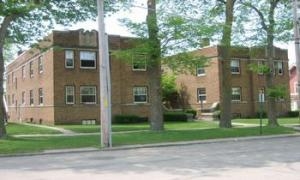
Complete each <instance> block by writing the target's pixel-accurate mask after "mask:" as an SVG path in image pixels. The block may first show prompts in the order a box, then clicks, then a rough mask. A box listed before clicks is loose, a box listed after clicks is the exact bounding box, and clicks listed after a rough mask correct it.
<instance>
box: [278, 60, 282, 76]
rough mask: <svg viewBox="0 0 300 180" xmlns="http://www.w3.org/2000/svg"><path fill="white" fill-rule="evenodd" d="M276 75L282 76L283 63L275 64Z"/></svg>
mask: <svg viewBox="0 0 300 180" xmlns="http://www.w3.org/2000/svg"><path fill="white" fill-rule="evenodd" d="M277 73H278V75H283V62H277Z"/></svg>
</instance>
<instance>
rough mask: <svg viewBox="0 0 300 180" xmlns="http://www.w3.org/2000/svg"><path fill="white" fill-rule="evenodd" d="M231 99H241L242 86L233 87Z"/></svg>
mask: <svg viewBox="0 0 300 180" xmlns="http://www.w3.org/2000/svg"><path fill="white" fill-rule="evenodd" d="M231 93H232V94H231V100H232V101H241V88H240V87H233V88H232V92H231Z"/></svg>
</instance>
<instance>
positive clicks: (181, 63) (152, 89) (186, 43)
mask: <svg viewBox="0 0 300 180" xmlns="http://www.w3.org/2000/svg"><path fill="white" fill-rule="evenodd" d="M156 2H157V1H156V0H148V1H147V8H146V9H147V19H146V22H142V23H135V22H132V21H130V20H129V19H123V20H122V22H123V23H124V24H125V25H126V26H127V27H128V28H129V30H131V32H132V33H133V34H135V35H136V36H137V37H138V38H137V39H134V41H135V46H134V47H133V48H131V49H127V50H122V51H118V52H114V55H116V56H119V57H122V59H125V60H127V61H129V62H130V60H131V58H132V55H133V54H134V53H142V54H146V55H147V56H148V62H147V67H148V68H147V71H148V75H149V77H151V79H150V80H149V94H150V118H149V120H150V128H151V130H153V131H161V130H163V116H162V113H163V108H162V90H161V88H162V87H161V76H162V70H161V66H162V64H163V65H166V66H168V67H169V68H170V69H171V70H174V71H181V72H184V71H185V72H187V71H189V70H193V71H194V70H195V68H196V65H197V64H198V65H201V64H203V65H204V62H205V61H206V59H207V58H204V57H196V56H195V55H194V54H193V53H188V52H187V50H188V49H189V48H190V47H192V46H195V44H196V43H195V36H194V37H192V36H191V35H190V34H192V33H193V29H191V27H192V26H191V25H190V24H189V21H188V20H187V19H185V18H184V17H181V16H178V15H176V14H171V13H169V12H168V11H167V9H168V8H167V7H168V2H169V1H168V0H164V1H160V2H161V4H160V6H159V7H160V10H157V7H156V6H157V4H156ZM172 3H173V2H172ZM197 46H199V42H198V44H197Z"/></svg>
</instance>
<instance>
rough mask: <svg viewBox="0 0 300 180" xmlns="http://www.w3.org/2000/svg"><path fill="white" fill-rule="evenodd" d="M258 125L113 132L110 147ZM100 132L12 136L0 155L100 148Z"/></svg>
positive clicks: (245, 132)
mask: <svg viewBox="0 0 300 180" xmlns="http://www.w3.org/2000/svg"><path fill="white" fill-rule="evenodd" d="M291 133H295V131H294V130H293V129H291V128H286V127H277V128H270V127H263V134H264V135H270V134H291ZM258 135H259V128H258V127H251V128H232V129H222V128H213V129H194V130H192V129H191V130H177V131H176V130H166V131H164V132H160V133H156V132H151V131H146V132H126V133H117V134H113V137H112V141H113V146H121V145H134V144H149V143H161V142H175V141H191V140H203V139H216V138H229V137H245V136H258ZM99 144H100V137H99V135H88V136H74V137H34V138H12V137H8V139H6V140H0V154H13V153H25V152H37V151H42V150H46V149H64V148H80V147H99Z"/></svg>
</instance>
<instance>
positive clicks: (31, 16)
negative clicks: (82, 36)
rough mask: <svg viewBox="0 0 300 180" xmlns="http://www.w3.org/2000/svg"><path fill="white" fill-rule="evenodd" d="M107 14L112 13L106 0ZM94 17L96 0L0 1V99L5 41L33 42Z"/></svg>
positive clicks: (0, 118)
mask: <svg viewBox="0 0 300 180" xmlns="http://www.w3.org/2000/svg"><path fill="white" fill-rule="evenodd" d="M105 5H106V6H105V7H106V11H114V10H115V6H114V4H113V3H112V2H110V1H106V3H105ZM96 17H97V8H96V1H86V0H61V1H57V0H25V1H24V0H4V1H3V0H0V23H1V24H0V25H1V26H0V97H3V75H4V57H3V56H4V52H3V51H4V46H5V44H6V42H10V43H21V44H24V43H26V42H32V41H33V40H36V38H38V37H42V36H44V35H45V33H47V32H48V31H49V30H51V29H53V27H54V25H56V24H61V25H65V26H66V25H70V24H73V23H76V22H78V21H85V20H87V19H95V18H96ZM3 107H4V106H3V102H2V101H1V102H0V138H4V137H5V136H6V128H5V125H4V113H5V112H4V110H3V109H4V108H3Z"/></svg>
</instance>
